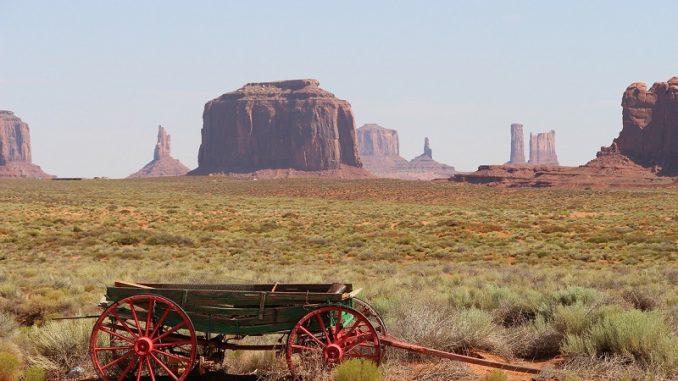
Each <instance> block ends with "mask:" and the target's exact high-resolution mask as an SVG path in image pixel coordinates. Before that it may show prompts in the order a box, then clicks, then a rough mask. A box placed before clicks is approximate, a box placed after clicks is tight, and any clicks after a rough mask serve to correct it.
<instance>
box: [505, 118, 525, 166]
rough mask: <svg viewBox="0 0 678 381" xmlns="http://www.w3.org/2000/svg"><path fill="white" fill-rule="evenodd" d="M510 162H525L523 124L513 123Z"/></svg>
mask: <svg viewBox="0 0 678 381" xmlns="http://www.w3.org/2000/svg"><path fill="white" fill-rule="evenodd" d="M508 164H525V142H524V135H523V125H522V124H520V123H513V124H511V159H510V160H509V162H508Z"/></svg>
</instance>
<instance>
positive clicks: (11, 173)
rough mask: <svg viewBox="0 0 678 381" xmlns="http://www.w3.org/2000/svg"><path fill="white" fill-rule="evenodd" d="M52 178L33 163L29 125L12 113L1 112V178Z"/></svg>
mask: <svg viewBox="0 0 678 381" xmlns="http://www.w3.org/2000/svg"><path fill="white" fill-rule="evenodd" d="M3 177H32V178H50V177H53V176H51V175H48V174H46V173H45V172H43V171H42V169H40V167H39V166H37V165H35V164H32V163H31V136H30V130H29V127H28V124H26V123H24V122H23V121H22V120H21V119H20V118H19V117H17V116H16V115H14V113H13V112H11V111H4V110H0V178H3Z"/></svg>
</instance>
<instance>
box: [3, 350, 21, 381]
mask: <svg viewBox="0 0 678 381" xmlns="http://www.w3.org/2000/svg"><path fill="white" fill-rule="evenodd" d="M20 365H21V363H20V362H19V359H18V358H17V357H16V356H15V355H13V354H11V353H7V352H0V381H16V380H18V379H19V373H20V372H19V366H20Z"/></svg>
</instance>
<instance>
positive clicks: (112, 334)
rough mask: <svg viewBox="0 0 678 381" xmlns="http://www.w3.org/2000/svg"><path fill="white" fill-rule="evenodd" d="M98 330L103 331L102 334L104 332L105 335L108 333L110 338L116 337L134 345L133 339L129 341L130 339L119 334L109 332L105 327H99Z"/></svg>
mask: <svg viewBox="0 0 678 381" xmlns="http://www.w3.org/2000/svg"><path fill="white" fill-rule="evenodd" d="M99 330H101V331H103V332H106V333H108V334H109V335H111V336H115V337H117V338H118V339H121V340H125V341H126V342H128V343H131V344H134V340H133V339H131V338H129V337H125V336H123V335H121V334H119V333H117V332H114V331H111V330H110V329H108V328H107V327H104V326H101V327H99Z"/></svg>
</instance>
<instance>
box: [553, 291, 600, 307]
mask: <svg viewBox="0 0 678 381" xmlns="http://www.w3.org/2000/svg"><path fill="white" fill-rule="evenodd" d="M601 298H602V294H601V293H600V291H598V290H596V289H593V288H586V287H568V288H566V289H564V290H560V291H558V292H556V293H555V299H556V301H558V302H559V303H560V304H563V305H566V306H571V305H573V304H576V303H581V304H584V305H590V304H593V303H595V302H597V301H598V300H600V299H601Z"/></svg>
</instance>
